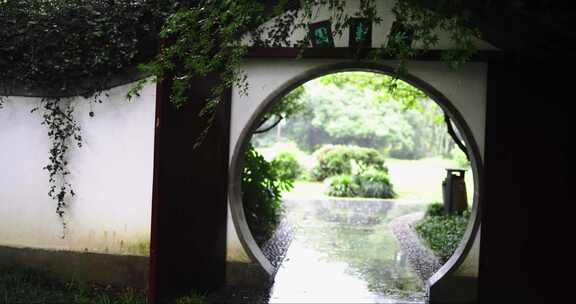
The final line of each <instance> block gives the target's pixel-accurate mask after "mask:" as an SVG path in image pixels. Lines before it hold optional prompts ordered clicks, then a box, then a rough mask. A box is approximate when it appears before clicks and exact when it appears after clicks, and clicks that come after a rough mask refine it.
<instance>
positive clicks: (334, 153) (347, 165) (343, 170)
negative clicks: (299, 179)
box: [312, 147, 352, 181]
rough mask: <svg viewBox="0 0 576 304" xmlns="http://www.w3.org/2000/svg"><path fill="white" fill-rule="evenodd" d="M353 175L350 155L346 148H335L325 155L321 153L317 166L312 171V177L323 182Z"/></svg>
mask: <svg viewBox="0 0 576 304" xmlns="http://www.w3.org/2000/svg"><path fill="white" fill-rule="evenodd" d="M351 173H352V163H351V162H350V153H349V151H348V149H346V148H345V147H342V148H334V149H331V150H329V151H326V152H325V153H320V156H319V158H317V163H316V166H315V167H314V168H313V169H312V176H313V177H314V179H315V180H317V181H323V180H324V179H326V178H327V177H330V176H336V175H342V174H351Z"/></svg>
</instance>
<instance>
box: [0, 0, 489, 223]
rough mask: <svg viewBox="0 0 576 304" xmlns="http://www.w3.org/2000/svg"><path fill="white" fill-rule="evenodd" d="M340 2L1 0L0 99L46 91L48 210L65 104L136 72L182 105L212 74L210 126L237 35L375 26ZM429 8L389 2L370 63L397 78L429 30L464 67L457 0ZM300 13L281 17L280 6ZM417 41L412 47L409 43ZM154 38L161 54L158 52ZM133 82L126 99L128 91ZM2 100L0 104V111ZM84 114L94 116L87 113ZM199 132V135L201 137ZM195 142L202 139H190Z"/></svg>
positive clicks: (228, 78)
mask: <svg viewBox="0 0 576 304" xmlns="http://www.w3.org/2000/svg"><path fill="white" fill-rule="evenodd" d="M346 2H347V1H345V0H303V1H300V2H298V3H296V2H295V1H289V0H278V1H254V0H221V1H214V0H195V1H193V0H188V1H184V0H181V1H178V0H133V1H109V0H50V1H47V0H17V1H16V0H1V1H0V84H1V85H0V89H1V90H2V91H1V93H0V95H1V96H8V95H10V93H11V92H13V91H14V89H15V87H20V88H22V87H24V88H32V89H34V90H36V91H41V92H46V95H47V96H49V97H45V98H44V99H43V102H42V105H41V106H40V107H39V109H41V111H42V117H43V124H44V125H46V126H47V127H48V128H49V130H48V133H49V136H50V139H51V148H50V155H49V161H48V164H47V166H46V167H45V169H46V170H48V171H49V176H50V184H51V186H50V187H51V189H50V196H51V197H52V198H53V199H54V200H55V201H56V203H57V208H56V211H57V212H58V214H59V215H61V216H62V215H63V212H64V209H65V206H66V205H67V204H68V202H69V200H70V199H71V197H72V195H73V190H72V185H70V184H69V183H67V182H66V175H67V174H68V169H67V158H68V154H67V153H68V151H69V149H68V146H69V145H71V144H77V145H79V144H80V142H81V138H82V137H81V134H80V133H81V130H80V128H79V125H78V123H77V122H76V120H75V119H74V109H73V108H71V107H70V102H69V99H68V98H63V97H62V96H71V95H81V96H84V97H90V98H89V100H91V101H90V102H99V101H100V98H99V96H100V95H101V94H102V93H103V92H104V91H105V90H106V88H108V87H109V86H110V84H111V82H112V76H114V75H116V74H118V73H121V72H124V71H126V70H127V69H130V68H132V67H135V66H137V65H139V64H140V65H141V68H142V71H143V72H144V73H145V75H150V76H153V78H155V79H156V80H158V81H164V80H166V81H168V83H169V84H170V92H171V95H170V102H171V103H172V104H173V105H174V106H175V107H177V108H178V107H182V106H183V105H185V104H187V103H188V102H189V98H188V93H189V92H190V89H191V84H192V83H193V82H194V80H197V79H201V78H203V77H205V76H207V75H218V76H219V79H220V84H219V85H216V86H215V87H214V88H213V90H212V94H211V98H209V100H210V102H207V103H206V105H205V107H204V110H203V111H202V114H205V115H204V119H207V120H208V121H211V120H212V119H213V117H214V109H215V108H216V107H215V106H216V105H217V104H218V103H219V102H220V97H221V96H222V93H223V92H224V90H225V89H226V88H229V87H231V86H238V87H241V88H244V89H245V88H246V86H247V85H248V83H247V82H246V78H245V75H244V74H243V73H242V70H241V69H240V66H241V64H242V62H243V58H244V56H245V55H246V52H247V50H248V46H246V45H243V44H242V43H241V38H242V36H243V34H245V33H247V32H252V33H253V35H252V37H255V39H254V41H253V42H254V45H256V46H261V47H266V46H295V47H299V48H302V49H303V48H306V47H308V46H309V45H310V37H309V36H306V37H304V39H302V40H301V41H298V42H297V43H296V44H295V45H287V42H288V41H289V39H288V38H289V37H290V35H291V34H292V33H293V32H294V31H295V30H298V29H305V30H306V32H308V31H307V29H308V26H309V25H310V22H311V20H312V19H313V17H314V16H315V12H316V8H317V7H319V6H324V7H327V8H328V9H329V10H330V11H331V12H332V14H331V16H330V17H329V18H330V21H331V22H332V24H333V32H334V34H335V35H339V34H342V33H343V30H344V29H346V28H347V27H348V25H350V23H351V17H364V18H366V19H367V20H368V21H370V22H373V23H381V22H382V17H381V16H379V15H378V12H377V10H376V9H375V3H376V0H362V1H360V3H361V5H360V11H359V12H358V13H354V14H353V16H350V15H348V14H347V13H346V12H345V10H344V7H345V5H346ZM438 3H439V5H437V7H435V9H434V10H428V9H426V8H424V7H423V6H422V5H421V3H420V1H416V0H398V1H396V2H395V4H394V7H393V8H392V12H393V14H395V16H396V21H397V22H398V23H399V24H400V25H401V27H400V28H401V30H400V31H397V32H395V33H393V34H392V35H391V37H390V39H389V43H388V44H387V45H382V46H380V47H379V48H378V51H376V52H372V53H371V54H370V58H373V59H376V60H377V59H380V58H382V57H386V58H390V57H392V58H397V59H400V64H399V65H398V67H397V71H398V73H402V71H404V70H405V64H404V62H405V61H406V60H409V59H410V58H414V57H415V56H417V55H418V54H421V53H422V52H426V51H427V50H430V49H431V47H433V46H435V45H436V44H437V43H438V32H437V31H436V29H441V30H444V31H446V32H448V34H449V37H450V39H451V40H452V41H453V42H454V43H455V45H456V47H455V49H454V50H449V51H446V52H444V58H445V59H446V60H447V61H448V62H450V63H453V64H455V65H457V64H459V63H462V62H464V61H466V60H467V59H468V58H470V56H471V55H472V54H473V52H474V50H475V48H474V45H473V43H472V42H473V39H474V38H476V37H478V33H477V31H475V30H474V29H470V28H468V27H467V26H466V25H465V22H466V20H465V18H464V17H463V16H462V15H461V14H459V13H457V12H459V10H458V9H459V8H460V7H461V1H458V0H449V1H440V2H438ZM294 7H297V8H301V13H298V10H288V8H294ZM273 16H278V17H279V18H277V19H276V21H275V22H273V24H272V25H271V26H270V27H269V30H270V31H269V33H270V35H268V36H265V37H261V35H260V34H262V28H259V27H258V25H261V24H263V22H264V21H266V20H268V19H269V18H271V17H273ZM408 36H410V37H412V40H414V41H416V42H418V45H419V48H418V49H416V48H413V47H412V43H411V39H407V37H408ZM160 41H163V47H162V48H159V47H158V46H159V45H160V43H159V42H160ZM140 88H142V83H140V84H139V85H137V86H135V87H134V90H132V91H131V93H130V94H129V95H128V96H127V97H128V98H130V97H131V96H134V95H135V94H138V91H139V89H140ZM2 100H3V98H0V105H1V103H2ZM90 116H94V112H90ZM206 134H207V132H203V135H204V136H205V135H206ZM199 139H200V140H201V139H202V136H200V138H199Z"/></svg>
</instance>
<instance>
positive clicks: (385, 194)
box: [355, 169, 396, 198]
mask: <svg viewBox="0 0 576 304" xmlns="http://www.w3.org/2000/svg"><path fill="white" fill-rule="evenodd" d="M355 180H356V183H357V184H358V189H359V192H358V196H360V197H373V198H393V197H394V196H395V195H396V194H395V193H394V190H393V187H392V184H391V183H390V179H389V178H388V174H387V173H386V172H385V171H378V170H374V169H372V170H368V171H365V172H363V173H361V174H360V175H358V176H356V177H355Z"/></svg>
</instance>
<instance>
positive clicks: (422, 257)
mask: <svg viewBox="0 0 576 304" xmlns="http://www.w3.org/2000/svg"><path fill="white" fill-rule="evenodd" d="M423 216H424V213H423V212H416V213H411V214H407V215H404V216H401V217H398V218H396V219H394V220H393V221H392V222H391V223H390V226H391V228H392V232H393V233H394V236H395V237H396V239H397V240H398V242H399V243H400V248H401V249H402V252H404V254H406V255H407V257H408V263H409V264H410V266H412V268H413V269H414V271H415V272H416V274H418V276H419V277H420V278H421V279H422V281H424V282H425V281H427V280H428V279H429V278H430V277H431V276H432V275H433V274H434V273H435V272H436V271H438V269H440V267H441V266H442V264H440V260H439V259H438V258H437V257H436V256H435V255H434V253H433V252H432V251H431V250H430V249H428V247H426V246H425V245H424V244H423V243H422V241H421V240H420V238H419V237H418V235H417V234H416V232H415V231H414V229H413V228H412V226H413V225H414V224H415V223H416V222H417V221H419V220H420V219H422V217H423Z"/></svg>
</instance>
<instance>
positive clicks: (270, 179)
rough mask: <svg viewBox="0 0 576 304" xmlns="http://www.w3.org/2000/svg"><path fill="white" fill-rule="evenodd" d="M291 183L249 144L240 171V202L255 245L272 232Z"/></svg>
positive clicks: (291, 185)
mask: <svg viewBox="0 0 576 304" xmlns="http://www.w3.org/2000/svg"><path fill="white" fill-rule="evenodd" d="M293 182H294V180H293V179H288V178H285V176H282V177H281V173H280V172H279V170H277V169H276V167H275V166H273V165H272V163H269V162H267V161H266V160H265V159H264V157H263V156H262V155H261V154H260V153H258V151H256V149H254V147H253V146H252V145H250V146H249V147H248V149H247V150H246V152H245V153H244V167H243V170H242V202H243V205H244V214H245V216H246V221H247V222H248V226H249V227H250V230H251V232H252V236H253V237H254V239H255V240H256V242H257V243H258V244H259V245H262V244H264V242H266V241H267V240H268V239H269V238H270V237H271V236H272V234H273V233H274V230H275V229H276V226H277V225H278V221H279V219H280V215H281V212H282V206H281V202H282V192H283V191H288V190H290V189H292V187H293Z"/></svg>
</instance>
